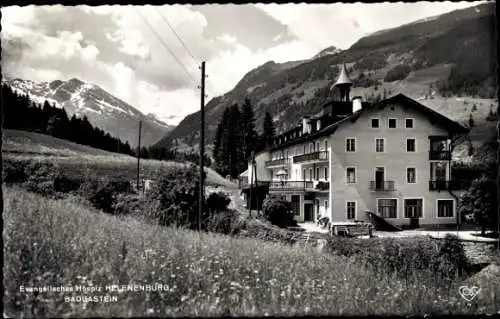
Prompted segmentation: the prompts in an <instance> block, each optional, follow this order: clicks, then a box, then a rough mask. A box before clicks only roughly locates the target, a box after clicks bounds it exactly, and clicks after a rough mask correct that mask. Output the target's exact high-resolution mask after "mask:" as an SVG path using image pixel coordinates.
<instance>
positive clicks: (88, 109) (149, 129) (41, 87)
mask: <svg viewBox="0 0 500 319" xmlns="http://www.w3.org/2000/svg"><path fill="white" fill-rule="evenodd" d="M6 83H7V84H9V85H10V86H11V87H12V88H13V89H14V90H16V91H17V92H19V93H24V94H28V95H29V96H30V98H31V99H32V100H33V101H35V102H37V103H39V104H42V103H44V102H45V101H46V100H47V101H48V102H49V103H50V104H55V105H56V106H57V107H64V108H65V109H66V112H67V113H68V115H69V116H72V115H73V114H74V115H76V116H77V117H83V116H87V118H88V119H89V121H90V123H92V125H94V126H97V127H99V128H101V129H103V130H104V131H106V132H108V133H110V134H111V135H113V136H116V137H119V138H120V139H122V140H127V141H128V142H129V143H130V145H132V146H136V145H137V137H138V136H137V132H138V131H137V130H138V123H139V120H142V136H141V145H144V146H148V145H153V144H154V143H156V142H158V140H160V139H161V138H162V137H163V136H164V135H165V134H166V133H167V132H169V131H170V130H172V129H173V127H171V126H169V125H167V124H166V123H164V122H162V121H160V120H159V119H157V118H156V117H155V116H154V115H152V114H149V115H145V114H143V113H142V112H140V111H139V110H137V109H136V108H134V107H133V106H131V105H129V104H127V103H125V102H124V101H122V100H120V99H118V98H116V97H115V96H113V95H111V94H110V93H108V92H106V91H105V90H103V89H102V88H101V87H99V86H97V85H94V84H90V83H85V82H83V81H81V80H79V79H71V80H69V81H60V80H55V81H52V82H50V83H49V82H40V83H36V82H33V81H30V80H21V79H14V80H8V81H6Z"/></svg>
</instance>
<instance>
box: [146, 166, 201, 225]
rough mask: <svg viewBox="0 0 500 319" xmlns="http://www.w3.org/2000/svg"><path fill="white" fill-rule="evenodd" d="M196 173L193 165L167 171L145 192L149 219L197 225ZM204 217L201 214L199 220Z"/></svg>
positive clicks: (166, 223) (162, 222)
mask: <svg viewBox="0 0 500 319" xmlns="http://www.w3.org/2000/svg"><path fill="white" fill-rule="evenodd" d="M198 194H199V176H198V171H197V169H196V167H195V166H190V167H186V168H173V169H171V170H168V171H166V172H165V173H164V174H163V175H162V176H161V177H160V179H159V181H158V183H155V185H154V186H153V187H152V188H151V190H150V191H149V192H148V193H147V194H146V201H147V204H146V205H147V208H146V210H145V211H146V214H147V217H148V218H151V219H153V220H154V221H156V222H157V223H158V224H160V225H172V224H174V225H176V226H185V227H188V228H191V229H195V228H197V227H198V200H199V196H198ZM206 217H207V215H206V214H204V216H201V218H202V220H204V219H205V218H206Z"/></svg>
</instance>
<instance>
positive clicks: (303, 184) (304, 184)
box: [269, 181, 313, 190]
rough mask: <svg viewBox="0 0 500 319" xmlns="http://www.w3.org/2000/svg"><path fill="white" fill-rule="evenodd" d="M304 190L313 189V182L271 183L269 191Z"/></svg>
mask: <svg viewBox="0 0 500 319" xmlns="http://www.w3.org/2000/svg"><path fill="white" fill-rule="evenodd" d="M306 188H311V189H312V188H313V181H271V182H270V184H269V189H274V190H276V189H283V190H287V189H294V190H305V189H306Z"/></svg>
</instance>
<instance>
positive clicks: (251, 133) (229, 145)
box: [213, 98, 275, 178]
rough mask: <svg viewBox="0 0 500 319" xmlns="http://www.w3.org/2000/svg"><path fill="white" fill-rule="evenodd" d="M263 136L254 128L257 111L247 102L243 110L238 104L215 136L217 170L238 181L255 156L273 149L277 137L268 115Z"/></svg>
mask: <svg viewBox="0 0 500 319" xmlns="http://www.w3.org/2000/svg"><path fill="white" fill-rule="evenodd" d="M262 132H263V133H262V135H259V134H258V133H257V131H256V129H255V116H254V110H253V107H252V104H251V101H250V99H248V98H247V99H245V102H244V103H243V105H242V107H241V110H240V108H239V106H238V105H237V104H233V105H232V106H231V107H229V108H226V109H225V110H224V114H223V115H222V119H221V120H220V122H219V125H218V126H217V130H216V132H215V137H214V143H213V144H214V151H213V157H214V169H215V170H216V171H217V172H218V173H219V174H221V175H222V176H228V175H229V176H231V178H237V177H238V175H239V174H240V173H242V172H244V171H245V170H246V169H247V165H248V160H249V159H250V157H251V155H252V153H258V152H260V151H262V150H263V149H265V148H266V147H269V146H271V143H272V139H273V137H274V136H275V128H274V123H273V118H272V116H271V114H270V113H269V112H266V114H265V117H264V122H263V126H262Z"/></svg>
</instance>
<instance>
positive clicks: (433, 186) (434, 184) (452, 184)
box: [429, 180, 465, 191]
mask: <svg viewBox="0 0 500 319" xmlns="http://www.w3.org/2000/svg"><path fill="white" fill-rule="evenodd" d="M462 184H464V183H459V182H456V181H445V180H434V181H429V190H430V191H443V190H448V189H450V190H458V189H462V188H465V185H462Z"/></svg>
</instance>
